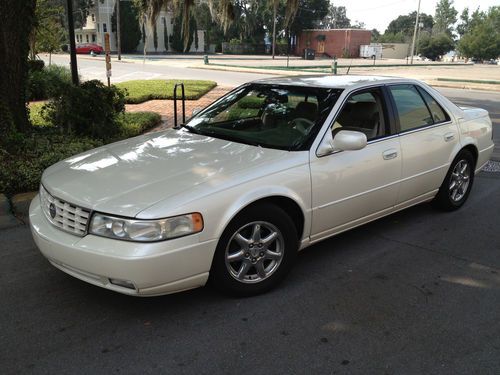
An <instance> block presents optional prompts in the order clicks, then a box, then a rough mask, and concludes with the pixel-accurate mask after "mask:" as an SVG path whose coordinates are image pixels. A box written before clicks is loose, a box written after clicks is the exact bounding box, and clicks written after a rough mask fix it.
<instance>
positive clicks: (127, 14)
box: [111, 1, 141, 53]
mask: <svg viewBox="0 0 500 375" xmlns="http://www.w3.org/2000/svg"><path fill="white" fill-rule="evenodd" d="M138 17H139V13H138V12H137V9H136V7H135V5H134V4H133V3H131V2H129V1H122V2H121V3H120V31H121V48H122V52H125V53H130V52H135V51H136V50H137V46H138V45H139V43H140V41H141V28H140V25H139V18H138ZM111 30H112V31H113V32H115V31H116V30H117V28H116V3H115V10H114V12H113V15H112V16H111ZM115 37H117V35H116V33H115Z"/></svg>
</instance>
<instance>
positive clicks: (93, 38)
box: [92, 34, 96, 43]
mask: <svg viewBox="0 0 500 375" xmlns="http://www.w3.org/2000/svg"><path fill="white" fill-rule="evenodd" d="M95 41H96V36H95V34H92V43H95Z"/></svg>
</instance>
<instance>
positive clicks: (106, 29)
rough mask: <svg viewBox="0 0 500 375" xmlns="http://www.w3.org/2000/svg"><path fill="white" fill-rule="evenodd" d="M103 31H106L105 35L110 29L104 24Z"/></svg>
mask: <svg viewBox="0 0 500 375" xmlns="http://www.w3.org/2000/svg"><path fill="white" fill-rule="evenodd" d="M102 31H104V32H105V33H107V32H108V28H107V26H106V24H105V23H103V24H102Z"/></svg>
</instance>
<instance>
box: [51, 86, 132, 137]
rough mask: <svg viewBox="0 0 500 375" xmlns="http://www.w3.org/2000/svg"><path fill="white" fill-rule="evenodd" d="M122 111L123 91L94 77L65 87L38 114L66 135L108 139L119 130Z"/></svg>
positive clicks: (123, 105) (123, 102)
mask: <svg viewBox="0 0 500 375" xmlns="http://www.w3.org/2000/svg"><path fill="white" fill-rule="evenodd" d="M124 110H125V93H124V92H123V91H122V90H120V89H119V88H117V87H116V86H111V87H107V86H105V85H104V84H103V83H102V82H100V81H97V80H92V81H86V82H84V83H82V84H81V85H80V86H68V87H67V89H66V91H65V92H64V93H62V95H61V96H59V97H57V98H55V99H54V100H52V101H51V102H50V103H48V104H47V105H46V106H45V107H44V109H43V110H42V112H43V113H42V116H43V117H44V118H45V119H47V120H48V121H50V122H51V123H52V124H54V125H55V126H57V127H59V128H61V129H62V130H63V131H64V132H65V133H66V134H77V135H82V136H90V137H92V138H100V139H110V138H112V137H114V136H115V135H116V134H118V133H119V129H120V124H119V123H118V115H119V114H120V113H123V112H124Z"/></svg>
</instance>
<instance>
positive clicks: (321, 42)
mask: <svg viewBox="0 0 500 375" xmlns="http://www.w3.org/2000/svg"><path fill="white" fill-rule="evenodd" d="M316 52H317V53H325V41H324V40H319V41H318V50H317V51H316Z"/></svg>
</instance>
